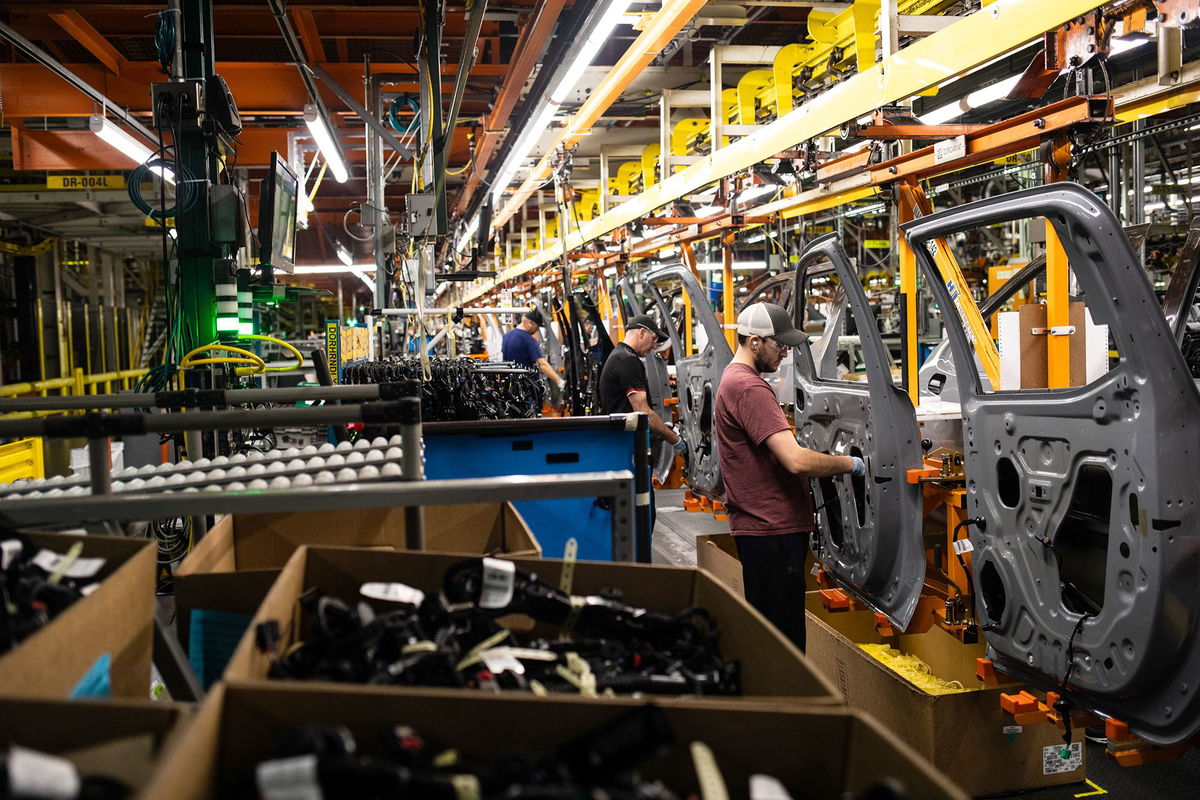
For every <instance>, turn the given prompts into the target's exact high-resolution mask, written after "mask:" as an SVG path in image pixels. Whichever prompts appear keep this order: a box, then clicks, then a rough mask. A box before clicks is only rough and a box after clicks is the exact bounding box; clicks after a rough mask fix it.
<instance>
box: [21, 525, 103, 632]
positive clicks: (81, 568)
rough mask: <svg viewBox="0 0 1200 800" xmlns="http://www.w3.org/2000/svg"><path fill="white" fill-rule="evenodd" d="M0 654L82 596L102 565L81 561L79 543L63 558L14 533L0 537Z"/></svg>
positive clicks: (41, 626) (97, 561)
mask: <svg viewBox="0 0 1200 800" xmlns="http://www.w3.org/2000/svg"><path fill="white" fill-rule="evenodd" d="M0 537H2V539H0V552H2V553H3V569H2V570H0V603H2V604H0V654H3V653H6V652H8V651H9V650H11V649H13V648H14V647H16V646H17V645H18V644H20V643H21V642H22V641H24V640H25V639H28V638H29V637H30V636H32V635H33V634H35V633H37V632H38V631H40V630H41V629H42V628H43V627H44V626H45V625H46V624H47V623H49V622H50V621H52V620H53V619H54V618H55V617H57V616H58V615H59V614H61V613H62V612H64V611H66V610H67V609H68V608H70V607H71V605H73V604H74V603H75V601H77V600H79V599H81V598H82V597H83V596H84V593H85V589H86V588H87V585H88V584H91V583H92V581H89V580H87V579H88V578H91V577H94V576H95V574H96V573H98V572H99V571H100V569H101V568H102V567H103V566H104V560H103V559H86V560H83V561H81V560H80V559H79V554H80V553H81V552H82V551H83V544H82V543H76V544H75V545H74V546H73V547H72V549H71V550H70V551H69V552H68V553H66V554H65V555H60V554H58V553H55V552H53V551H52V550H47V549H45V548H41V547H38V546H37V545H35V544H33V543H32V542H30V541H29V539H28V538H27V537H25V536H22V535H21V534H19V533H15V532H10V531H4V532H2V533H0Z"/></svg>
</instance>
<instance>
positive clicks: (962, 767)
mask: <svg viewBox="0 0 1200 800" xmlns="http://www.w3.org/2000/svg"><path fill="white" fill-rule="evenodd" d="M807 622H808V647H807V650H806V653H807V655H808V658H809V660H810V661H811V662H812V663H813V665H814V666H815V667H816V668H817V669H819V670H820V671H821V672H822V673H824V674H825V675H826V676H827V677H829V678H830V679H832V680H834V681H836V683H837V686H838V688H839V689H840V690H841V693H842V695H843V696H844V697H845V698H846V702H847V703H848V704H849V705H850V707H851V708H854V709H858V710H860V711H864V712H866V713H868V714H870V715H871V716H873V717H874V718H875V719H877V720H879V722H880V723H881V724H882V725H883V727H884V728H886V729H888V730H890V731H891V732H892V734H893V735H894V736H896V737H898V738H900V739H902V740H903V741H904V742H906V743H907V744H909V745H910V746H911V747H912V748H913V749H914V750H916V751H917V752H918V753H920V754H921V755H922V756H923V757H925V758H926V759H928V760H929V761H930V763H932V764H933V765H934V767H936V768H937V769H938V770H941V771H942V772H944V773H945V774H947V775H953V776H954V780H955V782H956V783H957V784H958V785H959V786H960V787H962V788H963V790H964V791H966V792H968V793H969V794H971V795H984V794H1000V793H1003V792H1015V791H1021V790H1025V789H1035V788H1040V787H1044V786H1055V785H1059V784H1064V783H1074V782H1076V781H1082V780H1084V776H1085V768H1086V761H1085V756H1084V751H1085V750H1086V748H1085V747H1084V746H1083V741H1082V740H1083V732H1082V731H1077V732H1076V737H1075V740H1074V745H1073V747H1074V748H1075V749H1078V751H1079V758H1080V761H1079V764H1078V766H1077V768H1075V769H1070V770H1067V771H1063V772H1050V771H1048V770H1049V769H1059V768H1063V767H1064V766H1065V765H1064V764H1063V763H1062V761H1061V759H1058V758H1056V757H1055V756H1054V754H1055V752H1056V751H1058V750H1059V749H1061V748H1062V747H1063V741H1062V732H1061V731H1059V730H1058V729H1057V728H1055V727H1053V726H1051V725H1049V724H1039V725H1030V726H1025V727H1024V728H1021V729H1019V732H1017V731H1016V729H1013V728H1010V727H1009V726H1010V723H1011V721H1012V718H1011V717H1008V716H1007V715H1005V714H1004V713H1003V712H1002V711H1001V710H1000V693H1001V692H1002V691H1007V692H1012V691H1016V690H1017V689H1018V688H1019V687H1015V686H1013V687H1006V688H995V687H992V688H987V689H980V690H979V691H972V692H962V693H957V694H943V695H933V694H928V693H926V692H925V691H923V690H921V689H919V688H917V687H916V686H915V685H913V684H912V683H910V682H909V681H907V680H905V679H904V678H903V677H901V676H900V675H899V674H898V673H896V672H895V671H893V670H891V669H889V668H888V667H887V666H885V665H884V664H883V663H881V662H880V661H879V660H878V659H876V658H874V657H873V656H871V655H869V654H868V653H866V652H864V651H863V650H862V648H860V647H858V644H867V643H880V642H884V641H885V640H884V639H882V638H881V637H880V636H879V634H878V633H876V632H875V627H874V615H873V614H872V613H871V612H870V611H843V612H828V611H826V610H825V609H824V608H822V606H821V602H820V597H819V596H818V595H816V594H810V595H809V598H808V619H807ZM889 643H890V644H892V645H893V646H894V647H897V648H898V649H900V650H901V651H902V652H905V653H911V654H912V655H915V656H917V657H919V658H920V659H921V660H922V661H924V662H925V663H926V664H928V665H929V666H930V667H931V668H932V670H933V674H934V675H937V676H938V677H940V678H942V679H944V680H957V681H959V682H960V683H962V685H963V686H965V687H967V688H973V687H976V686H980V685H981V684H980V683H979V681H978V679H977V678H976V677H975V659H976V658H977V657H980V656H983V655H984V650H985V646H984V645H983V644H982V643H980V644H977V645H963V644H962V643H960V642H959V641H958V639H956V638H955V637H954V636H952V635H950V634H949V633H947V632H946V631H944V630H942V629H940V628H933V629H931V630H929V631H927V632H925V633H918V634H902V635H900V636H899V637H897V639H896V640H894V641H891V642H889ZM1047 748H1049V749H1050V751H1051V752H1050V754H1049V757H1048V760H1049V763H1050V764H1051V765H1052V766H1049V767H1048V766H1047V764H1046V763H1045V760H1044V759H1045V758H1046V757H1047V756H1046V753H1045V750H1046V749H1047Z"/></svg>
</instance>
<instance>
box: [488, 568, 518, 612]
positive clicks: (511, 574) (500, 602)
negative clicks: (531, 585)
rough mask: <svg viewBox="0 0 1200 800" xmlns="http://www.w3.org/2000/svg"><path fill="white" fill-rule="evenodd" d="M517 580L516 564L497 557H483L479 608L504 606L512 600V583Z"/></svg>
mask: <svg viewBox="0 0 1200 800" xmlns="http://www.w3.org/2000/svg"><path fill="white" fill-rule="evenodd" d="M516 580H517V565H516V564H514V563H513V562H511V561H502V560H500V559H498V558H485V559H483V590H482V592H480V595H479V607H480V608H504V607H505V606H507V605H508V604H509V603H511V602H512V598H513V585H514V584H515V583H516Z"/></svg>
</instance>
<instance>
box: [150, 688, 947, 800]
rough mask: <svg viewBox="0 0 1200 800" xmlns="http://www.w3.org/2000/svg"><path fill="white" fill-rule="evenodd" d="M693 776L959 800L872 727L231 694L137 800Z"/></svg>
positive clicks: (663, 709)
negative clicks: (700, 765)
mask: <svg viewBox="0 0 1200 800" xmlns="http://www.w3.org/2000/svg"><path fill="white" fill-rule="evenodd" d="M301 726H306V727H301ZM701 745H703V746H701ZM705 746H706V747H705ZM706 753H711V759H709V758H707V757H706ZM697 762H704V763H705V764H706V765H709V764H711V765H714V766H715V772H716V773H717V777H716V780H718V781H723V782H724V784H725V786H726V787H727V789H728V795H727V796H729V797H731V798H735V799H737V798H748V797H750V796H751V791H750V787H751V785H754V786H755V787H756V788H758V789H759V791H756V792H755V794H756V795H757V796H760V797H766V796H768V795H767V794H763V793H762V789H761V788H760V787H765V786H768V785H771V784H772V782H773V781H774V782H778V783H777V784H775V786H777V790H776V792H775V793H773V794H771V795H769V796H772V797H787V796H789V794H788V793H790V796H791V797H796V798H800V797H804V798H831V799H832V798H853V799H857V798H864V797H911V798H921V800H966V797H967V796H966V795H965V794H963V793H962V792H961V791H960V790H958V789H957V788H955V787H954V785H953V784H952V783H951V782H950V781H949V780H948V779H947V778H946V777H945V776H943V775H941V774H939V773H937V772H936V771H935V770H934V769H933V768H932V767H930V766H929V764H928V763H926V762H925V761H924V760H923V759H921V758H920V756H918V755H916V754H915V753H914V752H913V751H912V750H911V749H909V748H908V747H907V746H906V745H904V744H903V743H902V742H897V741H896V740H895V739H894V738H893V737H891V736H889V735H887V734H886V733H885V732H884V731H883V730H882V729H881V728H879V726H878V725H877V724H876V723H875V722H873V721H872V720H870V719H869V718H867V717H865V716H864V715H861V714H859V713H857V712H854V711H851V710H848V709H844V708H841V707H837V706H815V707H814V706H809V707H802V706H792V707H783V708H768V707H766V706H747V705H744V704H734V703H726V702H722V701H713V704H709V705H704V706H701V705H699V704H695V703H693V704H688V705H663V706H656V705H647V704H645V703H642V702H639V701H637V700H632V699H614V700H611V701H610V702H608V703H603V704H598V703H589V702H586V701H583V700H580V699H578V698H577V697H575V698H572V697H558V696H555V697H533V696H531V695H512V696H510V695H505V696H496V695H488V694H481V693H475V694H470V695H467V694H462V693H453V692H447V691H433V690H409V691H407V692H380V691H379V690H378V689H377V688H375V687H360V686H332V685H329V684H325V685H322V686H319V687H318V686H313V687H299V686H296V685H289V684H266V683H261V682H239V681H232V682H230V683H225V684H222V685H220V686H218V687H217V688H216V689H215V690H214V691H213V692H212V693H211V694H210V695H209V696H208V698H207V699H206V700H205V702H204V705H203V706H202V707H201V708H200V710H199V711H198V712H197V713H196V715H195V719H194V721H193V723H192V724H191V725H190V726H189V727H188V730H187V731H186V733H185V734H184V735H183V736H182V737H180V739H179V740H177V742H176V743H175V745H174V746H173V747H172V748H171V749H170V751H169V752H168V753H167V755H166V756H165V758H164V760H163V762H162V764H161V766H160V768H159V769H158V771H157V772H156V774H155V778H154V780H153V781H152V782H151V784H150V785H149V787H147V788H146V789H145V790H144V791H143V792H142V793H141V795H139V798H140V800H151V799H153V800H159V799H160V798H166V797H169V798H171V800H210V799H211V798H218V797H255V796H261V797H323V796H324V797H332V796H335V795H336V796H339V797H342V796H346V797H348V796H362V797H365V796H368V795H370V796H380V797H382V796H385V795H386V796H389V797H390V796H395V797H400V796H410V794H411V796H448V797H453V796H458V797H479V796H485V795H486V796H506V795H508V796H517V795H519V796H524V797H530V796H537V797H572V796H578V797H588V796H601V793H600V791H596V792H592V791H590V790H592V789H597V790H605V791H606V792H607V794H608V795H609V796H634V795H635V791H632V790H630V787H635V788H636V787H645V786H646V785H647V784H649V783H650V782H655V781H659V782H661V788H660V789H659V790H657V791H656V792H654V793H646V794H638V795H637V796H645V797H669V796H676V797H687V796H697V795H698V794H699V793H700V788H701V779H700V778H698V777H697V768H696V763H697ZM706 771H707V772H709V773H712V772H714V770H711V769H706ZM707 780H708V781H709V782H708V783H706V784H704V785H705V786H706V787H711V786H712V780H713V778H711V777H710V778H708V779H707ZM368 787H369V790H368ZM434 787H441V789H440V792H441V793H440V794H433V790H434ZM422 790H424V793H422ZM668 791H669V792H670V794H668ZM780 791H782V792H785V793H784V794H780V793H779V792H780ZM710 792H711V793H710ZM869 792H875V793H874V794H868V793H869ZM897 792H899V793H897ZM704 796H706V797H717V796H725V794H724V793H718V792H717V791H716V790H713V789H708V790H707V791H705V792H704Z"/></svg>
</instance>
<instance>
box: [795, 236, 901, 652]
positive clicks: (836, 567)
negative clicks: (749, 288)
mask: <svg viewBox="0 0 1200 800" xmlns="http://www.w3.org/2000/svg"><path fill="white" fill-rule="evenodd" d="M824 262H828V263H829V264H831V265H832V268H833V269H834V270H835V271H836V272H837V275H838V277H839V278H840V279H841V286H842V289H843V291H844V293H845V297H846V299H847V301H848V303H849V310H850V313H851V314H852V316H853V318H854V319H855V321H856V322H857V323H858V333H859V337H860V339H861V342H862V352H863V361H864V364H865V365H866V371H867V380H866V381H862V382H855V381H839V380H829V379H828V378H826V377H824V376H823V375H822V373H821V372H820V371H819V369H820V367H819V365H820V362H819V361H818V360H817V358H814V352H813V351H814V349H815V347H814V345H816V344H817V343H816V342H814V341H812V340H810V341H809V342H805V343H804V344H802V345H800V346H799V347H796V348H795V359H796V377H795V380H796V405H795V417H794V418H795V422H796V440H797V441H798V442H799V443H800V445H801V446H802V447H807V448H809V449H811V450H817V451H819V452H823V453H833V454H836V455H845V456H850V455H853V456H858V457H859V458H862V459H863V460H864V461H865V462H866V465H867V474H866V476H865V477H861V478H859V477H853V476H851V475H838V476H835V477H832V478H820V479H815V480H813V481H812V485H813V494H814V496H815V498H816V501H817V502H816V507H817V508H819V509H820V511H819V512H818V530H817V531H816V533H815V535H814V548H813V553H814V556H815V557H816V558H817V559H818V560H819V561H821V562H822V563H823V564H824V565H825V568H826V570H828V572H829V573H830V574H831V575H832V576H833V577H834V579H835V580H836V581H837V583H838V584H839V585H840V586H842V587H843V588H844V589H846V590H847V591H848V592H849V593H850V594H852V595H854V597H856V598H857V599H858V600H860V601H862V602H863V603H866V604H867V605H869V606H870V607H871V608H874V609H875V610H876V611H879V612H880V613H882V614H885V615H886V616H887V618H888V620H889V621H891V623H892V625H894V626H895V627H896V628H897V629H899V630H904V629H906V628H907V627H908V623H909V622H910V621H911V620H912V616H913V612H914V611H915V610H916V607H917V601H918V600H920V597H921V588H922V586H923V584H924V580H925V548H924V544H923V541H922V518H921V487H920V486H919V485H918V484H910V483H908V481H907V474H906V473H907V471H908V470H909V469H915V468H917V467H919V466H921V445H920V436H919V435H918V431H917V419H916V413H915V411H914V410H913V405H912V402H911V401H910V400H909V398H908V395H906V394H905V393H904V392H903V391H901V390H900V389H899V388H898V387H897V386H896V385H895V383H894V382H893V380H892V373H891V359H890V358H889V356H888V352H887V348H886V347H885V346H884V343H883V339H882V338H881V337H880V335H879V329H878V327H877V326H876V324H875V318H874V315H873V314H872V313H871V309H870V306H869V304H868V301H867V295H866V293H865V292H864V291H863V289H862V285H861V284H860V283H859V281H858V275H857V273H856V271H855V269H854V267H853V265H851V263H850V259H849V258H848V257H847V256H846V251H845V250H843V249H842V245H841V243H840V242H838V240H837V237H836V235H835V234H829V235H828V236H823V237H821V238H819V239H816V240H814V241H813V242H811V243H810V244H809V245H808V247H806V248H805V249H804V253H803V254H802V255H801V256H800V265H799V268H798V269H797V270H796V276H795V280H796V288H795V291H794V292H793V297H795V298H797V299H798V301H799V302H797V303H796V304H795V310H794V311H793V314H794V317H793V318H794V319H795V322H796V325H797V327H800V326H801V325H802V324H803V313H804V312H803V309H804V308H805V306H806V304H807V298H806V297H805V283H806V278H807V277H808V276H809V275H811V274H813V270H814V269H816V270H821V271H825V270H827V269H828V267H822V266H820V265H822V264H823V263H824ZM840 328H841V315H840V314H838V315H835V316H834V317H831V318H830V327H827V329H826V336H824V337H822V339H826V340H827V342H826V346H827V347H828V348H829V349H830V350H834V351H836V348H837V345H836V342H837V337H838V331H839V330H840Z"/></svg>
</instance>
